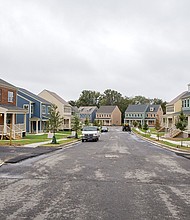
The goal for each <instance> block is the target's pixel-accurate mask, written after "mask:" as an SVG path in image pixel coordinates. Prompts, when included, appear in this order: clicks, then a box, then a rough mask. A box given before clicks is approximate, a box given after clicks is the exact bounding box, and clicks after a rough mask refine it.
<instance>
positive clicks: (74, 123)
mask: <svg viewBox="0 0 190 220" xmlns="http://www.w3.org/2000/svg"><path fill="white" fill-rule="evenodd" d="M71 128H72V130H73V131H75V138H78V131H79V130H80V129H81V126H80V119H79V117H78V116H77V115H74V117H73V119H72V123H71Z"/></svg>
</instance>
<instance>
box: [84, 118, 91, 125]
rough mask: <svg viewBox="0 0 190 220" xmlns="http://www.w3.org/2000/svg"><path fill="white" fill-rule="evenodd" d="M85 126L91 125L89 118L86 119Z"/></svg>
mask: <svg viewBox="0 0 190 220" xmlns="http://www.w3.org/2000/svg"><path fill="white" fill-rule="evenodd" d="M84 124H85V125H86V126H88V125H89V124H90V122H89V118H87V117H86V119H85V121H84Z"/></svg>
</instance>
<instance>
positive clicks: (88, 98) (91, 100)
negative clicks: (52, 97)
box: [76, 90, 100, 107]
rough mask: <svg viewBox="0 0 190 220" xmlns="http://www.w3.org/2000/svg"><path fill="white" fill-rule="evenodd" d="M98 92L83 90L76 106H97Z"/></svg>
mask: <svg viewBox="0 0 190 220" xmlns="http://www.w3.org/2000/svg"><path fill="white" fill-rule="evenodd" d="M99 99H100V92H96V91H91V90H83V91H82V93H81V94H80V97H79V99H78V101H77V102H76V104H77V106H78V107H80V106H99Z"/></svg>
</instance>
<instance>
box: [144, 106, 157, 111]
mask: <svg viewBox="0 0 190 220" xmlns="http://www.w3.org/2000/svg"><path fill="white" fill-rule="evenodd" d="M159 107H160V105H149V106H148V108H147V110H146V112H157V111H158V109H159ZM151 108H153V111H151Z"/></svg>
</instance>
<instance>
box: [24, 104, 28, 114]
mask: <svg viewBox="0 0 190 220" xmlns="http://www.w3.org/2000/svg"><path fill="white" fill-rule="evenodd" d="M23 109H25V110H27V113H29V105H28V104H24V105H23Z"/></svg>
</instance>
